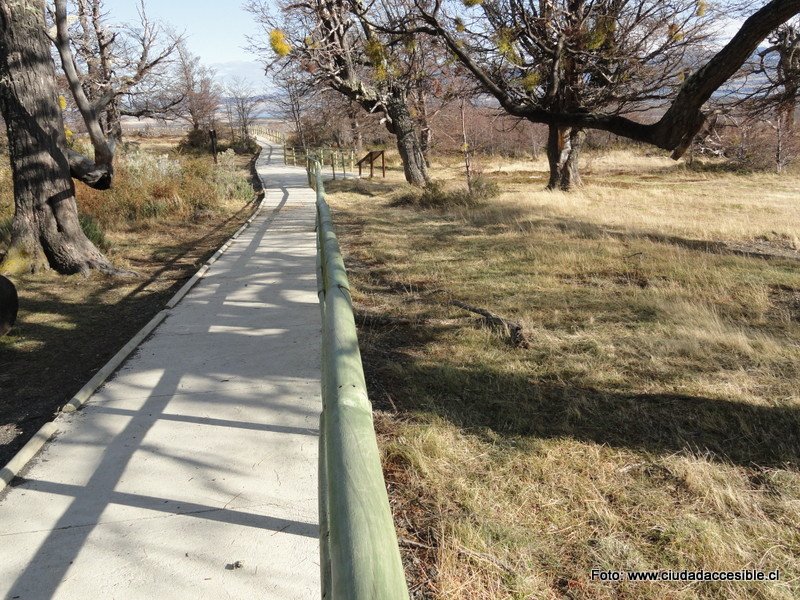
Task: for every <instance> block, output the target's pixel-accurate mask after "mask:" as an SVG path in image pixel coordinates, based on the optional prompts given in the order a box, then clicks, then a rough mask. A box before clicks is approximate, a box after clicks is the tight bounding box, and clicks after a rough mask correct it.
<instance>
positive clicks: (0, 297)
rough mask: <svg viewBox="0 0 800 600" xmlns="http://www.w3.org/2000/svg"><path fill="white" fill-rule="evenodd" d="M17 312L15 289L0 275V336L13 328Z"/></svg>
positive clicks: (17, 301) (17, 304)
mask: <svg viewBox="0 0 800 600" xmlns="http://www.w3.org/2000/svg"><path fill="white" fill-rule="evenodd" d="M18 310H19V297H18V296H17V288H15V287H14V284H13V283H11V281H9V280H8V279H7V278H6V277H3V276H2V275H0V336H3V335H5V334H7V333H8V332H9V331H10V330H11V328H12V327H13V326H14V322H15V321H16V320H17V311H18Z"/></svg>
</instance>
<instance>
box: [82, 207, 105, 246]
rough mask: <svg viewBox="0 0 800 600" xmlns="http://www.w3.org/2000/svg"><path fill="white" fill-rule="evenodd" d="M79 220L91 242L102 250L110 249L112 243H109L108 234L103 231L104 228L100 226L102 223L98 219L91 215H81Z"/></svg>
mask: <svg viewBox="0 0 800 600" xmlns="http://www.w3.org/2000/svg"><path fill="white" fill-rule="evenodd" d="M78 221H79V222H80V224H81V229H83V233H84V235H85V236H86V237H87V238H89V241H90V242H92V243H93V244H94V245H95V246H97V247H98V248H100V249H101V250H108V249H109V247H110V246H111V245H110V244H109V243H108V239H107V238H106V234H105V233H103V229H102V228H101V227H100V223H99V222H98V221H97V219H95V218H94V217H92V216H91V215H79V216H78Z"/></svg>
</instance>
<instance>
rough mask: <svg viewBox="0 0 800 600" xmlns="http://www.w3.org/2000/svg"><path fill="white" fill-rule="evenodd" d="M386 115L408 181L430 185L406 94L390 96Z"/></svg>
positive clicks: (414, 183)
mask: <svg viewBox="0 0 800 600" xmlns="http://www.w3.org/2000/svg"><path fill="white" fill-rule="evenodd" d="M386 113H387V115H388V117H389V119H387V121H386V126H387V128H388V129H389V131H390V132H391V133H393V134H394V135H395V137H396V138H397V150H398V152H399V153H400V159H401V160H402V161H403V171H404V172H405V175H406V181H407V182H408V183H410V184H412V185H417V186H424V185H426V184H427V183H428V181H429V179H428V166H427V165H426V164H425V156H424V155H423V153H422V146H421V145H420V143H419V138H418V137H417V132H416V130H415V128H414V119H412V118H411V113H410V112H409V110H408V103H407V101H406V95H405V93H401V92H395V93H392V94H391V95H389V97H388V98H387V102H386Z"/></svg>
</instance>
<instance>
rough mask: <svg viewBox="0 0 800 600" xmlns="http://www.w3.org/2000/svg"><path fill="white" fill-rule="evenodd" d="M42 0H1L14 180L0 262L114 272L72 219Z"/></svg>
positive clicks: (1, 95)
mask: <svg viewBox="0 0 800 600" xmlns="http://www.w3.org/2000/svg"><path fill="white" fill-rule="evenodd" d="M55 82H56V79H55V70H54V67H53V60H52V57H51V55H50V41H49V40H48V39H47V37H46V36H45V20H44V2H43V1H42V0H18V1H16V2H13V3H11V2H5V1H2V2H0V108H1V109H2V113H3V118H4V119H5V122H6V124H7V130H8V151H9V155H10V159H11V170H12V177H13V182H14V208H15V212H14V221H13V224H12V234H11V246H10V247H9V250H8V252H7V254H6V257H5V260H4V262H3V265H2V266H3V269H4V270H8V271H11V272H21V271H27V270H36V269H40V268H44V267H46V265H47V264H49V265H50V266H51V267H53V268H54V269H56V270H57V271H58V272H60V273H65V274H67V273H78V272H85V271H88V270H89V269H100V270H102V271H106V272H113V271H114V269H113V267H112V266H111V264H110V263H109V262H108V260H106V258H105V257H104V256H103V255H102V254H101V253H100V251H99V250H98V249H97V248H95V246H94V245H93V244H92V243H91V242H90V241H89V240H88V239H87V237H86V236H85V235H84V233H83V230H82V229H81V225H80V222H79V221H78V209H77V205H76V203H75V186H74V184H73V181H72V178H71V177H70V167H69V162H68V160H67V156H66V154H65V149H66V139H65V136H64V123H63V121H62V117H61V110H60V108H59V105H58V93H57V90H56V83H55Z"/></svg>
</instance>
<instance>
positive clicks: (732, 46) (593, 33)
mask: <svg viewBox="0 0 800 600" xmlns="http://www.w3.org/2000/svg"><path fill="white" fill-rule="evenodd" d="M415 4H416V12H415V14H414V15H411V16H410V17H409V20H410V22H411V24H412V26H413V27H415V28H416V29H415V30H416V31H425V32H428V33H429V34H431V35H434V36H436V37H437V38H438V39H441V40H444V42H445V43H446V44H447V46H448V48H449V49H450V51H451V52H452V53H453V54H454V55H455V56H456V57H457V58H458V60H459V61H460V62H461V63H462V64H463V65H464V66H465V67H466V68H467V69H468V70H469V71H470V73H471V74H472V75H473V76H474V77H475V78H476V79H477V80H478V81H479V82H480V83H481V84H482V85H483V87H484V88H485V89H486V90H487V91H488V92H489V93H490V94H492V95H493V96H494V97H495V98H496V99H497V100H498V101H499V102H500V104H501V105H502V106H503V108H504V109H505V110H506V111H507V112H509V113H510V114H512V115H515V116H519V117H524V118H526V119H528V120H530V121H533V122H537V123H545V124H549V125H558V126H566V127H579V128H594V129H601V130H605V131H609V132H611V133H614V134H617V135H621V136H623V137H628V138H632V139H634V140H638V141H643V142H647V143H650V144H653V145H656V146H658V147H661V148H664V149H668V150H673V156H675V157H678V156H680V155H681V154H682V153H683V152H684V151H685V149H686V147H687V146H688V144H689V143H690V142H691V139H692V138H693V136H694V135H695V133H696V132H697V131H698V130H699V129H700V127H702V124H703V122H704V120H705V116H704V114H703V113H702V107H703V105H704V104H705V103H706V102H707V101H708V100H709V98H710V97H711V95H712V94H713V93H714V92H715V91H716V90H717V89H719V87H720V86H722V85H723V83H725V81H727V80H728V79H729V78H730V77H731V76H732V75H733V74H734V73H736V71H737V70H738V69H739V68H740V67H741V65H742V64H743V63H744V62H745V61H746V60H747V59H748V58H749V56H751V55H752V54H753V52H754V51H755V50H756V48H757V47H758V44H759V43H760V42H761V41H762V40H763V39H765V38H766V37H767V36H768V35H769V33H770V31H772V30H773V29H775V28H776V27H777V26H779V25H780V24H781V23H783V22H785V21H786V20H787V19H789V18H790V17H791V16H793V15H794V14H796V13H798V12H800V0H772V1H771V2H769V3H767V4H766V5H765V6H764V7H762V8H761V10H759V11H757V12H756V13H754V14H753V15H752V16H750V18H748V19H747V21H745V23H744V24H743V26H742V27H741V29H740V31H739V32H738V33H737V35H736V36H735V37H734V38H733V39H732V40H731V41H730V42H729V43H728V44H727V45H726V46H724V47H723V48H722V49H720V50H719V51H718V52H716V54H714V55H713V56H711V57H710V58H708V59H707V60H704V61H703V57H702V53H701V54H700V55H699V56H698V55H697V50H696V46H699V47H700V48H701V49H702V47H703V44H702V43H701V42H702V41H703V40H704V39H706V37H707V35H706V33H705V32H704V30H703V27H702V25H703V20H704V16H703V15H701V14H699V11H698V10H697V6H696V2H692V1H690V0H669V1H667V2H655V1H654V0H638V1H636V2H614V1H612V0H607V1H596V2H585V1H584V0H573V1H569V2H547V3H538V2H533V1H532V0H528V1H523V0H485V1H484V2H483V3H481V5H480V8H479V9H476V10H480V11H481V14H480V15H476V14H474V13H470V12H469V11H466V12H465V11H461V12H458V13H457V14H447V13H446V12H445V10H444V5H443V4H442V3H441V2H439V0H435V1H434V2H433V3H427V2H424V0H415ZM416 17H418V18H416ZM698 60H700V61H701V65H702V66H700V67H699V68H696V70H695V71H694V72H693V73H692V74H691V76H688V77H686V71H688V70H690V69H691V68H692V65H693V63H696V62H697V61H698ZM670 88H672V89H674V90H676V92H675V93H674V94H673V93H672V92H671V91H670ZM668 99H671V103H670V104H669V107H668V109H667V110H666V112H665V113H664V115H663V116H662V117H661V119H660V120H659V121H658V122H656V123H652V124H646V123H640V122H636V121H634V120H632V119H630V118H627V117H626V116H624V115H625V114H626V111H629V110H635V109H636V108H637V107H638V106H639V105H640V104H641V103H642V102H646V103H647V104H648V105H652V103H653V102H655V101H659V100H661V101H663V100H668Z"/></svg>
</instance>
